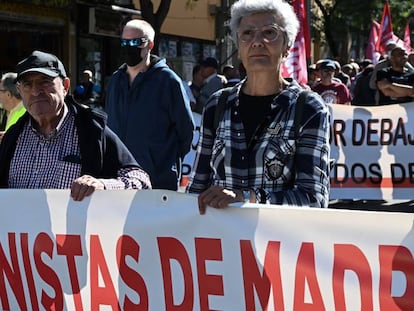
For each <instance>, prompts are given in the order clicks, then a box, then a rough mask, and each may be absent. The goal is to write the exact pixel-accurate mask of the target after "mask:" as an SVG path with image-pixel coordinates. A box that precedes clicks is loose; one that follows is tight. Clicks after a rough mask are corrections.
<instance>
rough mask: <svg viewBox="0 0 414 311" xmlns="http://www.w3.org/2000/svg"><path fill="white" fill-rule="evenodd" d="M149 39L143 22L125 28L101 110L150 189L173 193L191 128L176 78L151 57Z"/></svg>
mask: <svg viewBox="0 0 414 311" xmlns="http://www.w3.org/2000/svg"><path fill="white" fill-rule="evenodd" d="M154 36H155V32H154V29H153V28H152V26H151V25H150V24H149V23H147V22H146V21H143V20H131V21H129V22H128V23H127V24H126V25H125V27H124V29H123V31H122V36H121V42H120V46H121V49H122V55H123V57H124V64H122V65H121V66H120V67H119V68H118V70H116V71H115V72H114V73H113V75H112V77H111V79H110V81H109V83H108V86H107V95H106V104H105V107H106V111H107V113H108V124H109V126H110V127H111V128H112V129H113V130H114V132H115V133H116V134H118V136H119V137H120V138H121V140H122V141H123V142H124V143H125V144H126V146H127V147H128V149H129V150H130V151H131V152H132V154H133V155H134V157H135V158H136V160H137V161H138V162H139V163H140V164H141V165H142V167H143V168H144V169H145V170H146V171H147V172H148V173H149V175H150V178H151V183H152V186H153V188H157V189H169V190H177V189H178V181H179V178H180V171H181V161H182V159H183V158H184V156H185V155H186V154H187V153H188V151H189V150H190V147H191V142H192V139H193V129H194V123H193V118H192V112H191V108H190V104H189V100H188V98H187V95H186V92H185V89H184V86H183V84H182V82H181V78H180V77H179V76H178V75H177V74H176V73H175V72H174V71H173V70H171V69H170V68H169V67H168V65H167V64H166V60H165V59H161V58H160V57H158V56H156V55H153V54H151V49H152V48H153V46H154Z"/></svg>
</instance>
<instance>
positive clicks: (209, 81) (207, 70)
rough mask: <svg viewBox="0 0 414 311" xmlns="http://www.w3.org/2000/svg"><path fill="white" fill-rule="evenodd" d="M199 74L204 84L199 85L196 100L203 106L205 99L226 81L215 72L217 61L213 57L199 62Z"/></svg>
mask: <svg viewBox="0 0 414 311" xmlns="http://www.w3.org/2000/svg"><path fill="white" fill-rule="evenodd" d="M200 65H201V75H202V76H203V78H204V85H203V86H202V87H201V90H200V96H199V98H198V101H199V102H200V104H201V105H202V107H204V106H205V104H206V103H207V100H208V99H209V97H210V96H211V94H213V93H214V92H215V91H217V90H219V89H222V88H223V87H224V85H225V84H226V83H227V81H226V78H225V77H224V76H221V75H218V74H217V69H218V62H217V60H216V59H215V58H213V57H207V58H206V59H205V60H203V61H202V62H201V63H200Z"/></svg>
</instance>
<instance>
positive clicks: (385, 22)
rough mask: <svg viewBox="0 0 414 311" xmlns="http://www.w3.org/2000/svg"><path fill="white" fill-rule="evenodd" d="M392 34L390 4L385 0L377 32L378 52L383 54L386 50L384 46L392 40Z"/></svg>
mask: <svg viewBox="0 0 414 311" xmlns="http://www.w3.org/2000/svg"><path fill="white" fill-rule="evenodd" d="M393 35H394V32H393V30H392V21H391V12H390V6H389V4H388V0H387V1H386V2H385V6H384V11H383V12H382V19H381V26H380V31H379V34H378V37H379V39H378V41H377V51H378V52H379V53H381V54H384V53H385V52H386V46H387V44H388V43H389V42H391V41H393Z"/></svg>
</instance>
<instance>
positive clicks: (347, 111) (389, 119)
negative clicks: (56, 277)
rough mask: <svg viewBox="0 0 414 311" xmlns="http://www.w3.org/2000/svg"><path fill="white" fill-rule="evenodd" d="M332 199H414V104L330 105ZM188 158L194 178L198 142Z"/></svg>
mask: <svg viewBox="0 0 414 311" xmlns="http://www.w3.org/2000/svg"><path fill="white" fill-rule="evenodd" d="M329 107H330V110H331V158H332V159H334V160H335V165H334V167H333V170H332V171H331V199H370V200H391V199H398V200H406V199H408V200H412V199H414V195H413V191H412V189H413V188H414V159H413V156H412V147H413V145H414V102H410V103H404V104H399V105H386V106H375V107H371V106H366V107H362V106H348V105H330V106H329ZM194 115H195V116H194V120H195V122H196V125H197V131H196V132H195V136H194V140H193V148H192V150H191V151H190V153H189V154H188V155H187V156H186V158H185V163H186V167H185V173H186V174H187V175H189V174H190V171H191V167H192V165H193V162H194V158H195V150H196V147H197V141H198V137H199V128H200V122H201V116H200V115H199V114H194Z"/></svg>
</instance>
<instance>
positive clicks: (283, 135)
mask: <svg viewBox="0 0 414 311" xmlns="http://www.w3.org/2000/svg"><path fill="white" fill-rule="evenodd" d="M242 85H243V83H240V84H238V85H237V86H235V87H234V88H233V89H232V91H231V92H230V95H229V96H228V98H227V103H226V107H225V109H224V112H223V118H222V120H221V121H220V123H219V125H218V127H217V130H216V131H214V128H213V127H214V125H213V123H214V112H215V108H216V106H217V103H218V100H219V97H220V93H221V92H220V91H218V92H216V93H215V94H213V95H212V96H211V98H210V99H209V101H208V103H207V105H206V107H205V110H204V112H203V117H202V124H201V130H200V138H199V142H198V147H197V154H196V158H195V161H194V167H193V172H192V174H191V177H190V181H189V185H188V187H187V191H188V192H192V193H200V192H202V191H204V190H206V189H207V188H208V187H209V186H211V185H219V186H223V187H225V188H228V189H243V190H247V189H253V190H254V191H255V193H256V197H257V201H258V202H259V203H269V204H287V205H295V206H311V207H327V206H328V202H329V153H330V145H329V109H328V107H327V105H326V104H325V103H324V102H323V100H322V98H321V97H320V96H319V95H317V94H316V93H313V92H312V93H311V95H308V96H307V100H306V104H305V105H304V107H303V114H302V122H301V125H300V127H299V135H298V137H295V127H294V118H295V107H296V105H295V104H296V100H297V98H298V95H299V93H300V92H301V91H302V88H301V87H300V86H299V85H298V84H297V83H296V82H294V81H293V82H292V83H291V84H290V86H289V87H287V88H286V89H285V90H283V91H282V92H281V93H280V94H279V95H277V96H276V97H275V99H274V101H273V104H272V116H274V118H273V119H272V120H271V122H270V124H268V125H267V126H266V127H265V128H264V130H263V131H261V132H260V133H255V136H254V138H253V139H254V143H253V146H252V147H251V148H250V150H248V148H247V142H246V138H245V134H244V128H243V122H242V120H241V118H240V113H239V101H238V95H239V92H240V89H241V87H242Z"/></svg>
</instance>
